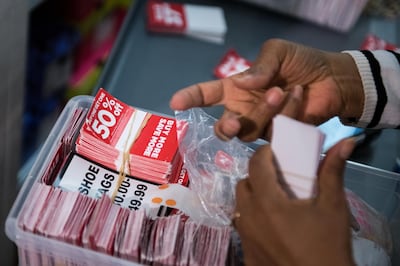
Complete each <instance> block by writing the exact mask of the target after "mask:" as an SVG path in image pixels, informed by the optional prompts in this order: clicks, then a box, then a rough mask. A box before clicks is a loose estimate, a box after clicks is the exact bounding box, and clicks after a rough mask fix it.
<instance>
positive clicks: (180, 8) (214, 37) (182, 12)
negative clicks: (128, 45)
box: [147, 1, 227, 43]
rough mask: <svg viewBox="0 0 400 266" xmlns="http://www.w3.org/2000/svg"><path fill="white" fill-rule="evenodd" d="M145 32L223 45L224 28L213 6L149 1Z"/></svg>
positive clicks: (215, 7) (220, 17)
mask: <svg viewBox="0 0 400 266" xmlns="http://www.w3.org/2000/svg"><path fill="white" fill-rule="evenodd" d="M147 29H148V30H149V31H150V32H157V33H174V34H182V35H186V36H190V37H193V38H197V39H201V40H205V41H210V42H214V43H223V42H224V39H225V33H226V31H227V26H226V21H225V16H224V11H223V9H222V8H220V7H217V6H205V5H193V4H182V3H174V2H164V1H149V2H148V3H147Z"/></svg>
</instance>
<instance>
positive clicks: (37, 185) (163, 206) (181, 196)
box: [17, 89, 237, 265]
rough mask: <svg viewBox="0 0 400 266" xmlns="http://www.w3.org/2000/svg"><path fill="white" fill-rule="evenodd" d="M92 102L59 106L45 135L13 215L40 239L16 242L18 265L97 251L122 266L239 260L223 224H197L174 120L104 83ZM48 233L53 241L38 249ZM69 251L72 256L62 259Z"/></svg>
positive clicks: (198, 209)
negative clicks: (42, 152)
mask: <svg viewBox="0 0 400 266" xmlns="http://www.w3.org/2000/svg"><path fill="white" fill-rule="evenodd" d="M87 97H89V96H87ZM91 99H92V101H91V105H90V106H86V107H83V106H78V107H77V108H74V109H73V110H71V109H69V113H65V112H64V113H63V114H62V115H61V116H60V118H59V120H58V121H57V126H56V127H57V130H56V134H54V130H53V133H51V134H50V136H49V139H50V140H51V141H52V143H51V147H52V148H51V149H49V150H48V154H47V155H46V157H47V159H46V163H45V164H43V165H42V169H43V170H42V171H40V174H38V176H37V179H36V180H35V181H34V182H32V184H31V185H30V192H29V193H28V194H27V195H26V199H25V201H24V204H23V206H22V208H21V211H20V214H19V215H18V219H17V224H18V227H19V228H20V229H21V230H23V231H25V232H29V233H30V234H31V235H37V236H40V239H41V241H39V242H37V243H35V244H29V245H27V246H26V248H20V250H19V252H20V256H19V257H20V261H19V262H20V265H55V264H54V263H55V262H56V264H57V265H58V264H63V265H64V264H65V265H82V264H85V263H87V262H88V261H89V262H90V263H92V262H94V261H96V260H97V259H96V258H97V256H99V255H104V254H105V255H107V256H106V257H104V258H105V260H104V261H103V262H104V265H114V264H113V263H111V261H113V260H114V258H115V259H118V261H119V263H120V265H135V263H140V264H146V265H147V264H154V265H192V264H195V265H211V264H212V265H227V264H228V265H229V264H230V263H229V261H232V262H234V261H237V258H236V257H235V256H237V252H236V248H237V246H234V245H232V239H231V233H232V228H231V227H230V225H224V224H217V223H209V222H205V220H204V217H206V216H207V213H205V210H204V208H203V207H202V203H201V201H200V199H199V198H198V195H197V194H196V193H195V192H193V191H192V190H191V189H189V188H188V182H189V177H188V173H187V171H186V169H185V168H184V167H183V163H182V159H181V157H180V154H179V152H178V141H177V135H176V134H177V131H176V125H175V124H176V120H175V118H171V117H168V116H162V115H156V114H153V113H150V112H145V111H143V110H139V109H137V108H134V107H132V106H129V105H127V104H125V103H123V102H121V101H120V100H118V99H117V98H115V97H113V96H112V95H110V94H109V93H108V92H107V91H105V90H103V89H100V90H99V91H98V93H97V95H96V96H95V97H94V98H93V97H91ZM75 107H76V106H75ZM68 108H69V104H67V106H66V109H68ZM60 123H61V124H62V126H60ZM48 145H49V144H48V143H46V144H45V146H46V147H48ZM46 239H49V241H52V244H51V245H46V247H47V248H46V249H41V248H42V247H43V245H45V243H47V240H46ZM55 240H56V241H55ZM60 243H61V244H60ZM67 243H68V244H70V245H65V244H67ZM35 245H36V246H35ZM60 245H61V246H63V248H62V250H63V252H62V253H57V248H56V247H58V246H60ZM34 246H35V247H34ZM32 247H34V249H31V248H32ZM76 248H78V249H79V252H78V254H79V255H76V256H73V255H70V254H76V253H73V251H71V250H75V251H76ZM89 250H92V251H96V252H98V253H93V252H88V251H89ZM69 252H71V253H69ZM64 253H66V254H68V255H67V256H65V254H64ZM92 253H93V254H95V256H92V255H91V254H92Z"/></svg>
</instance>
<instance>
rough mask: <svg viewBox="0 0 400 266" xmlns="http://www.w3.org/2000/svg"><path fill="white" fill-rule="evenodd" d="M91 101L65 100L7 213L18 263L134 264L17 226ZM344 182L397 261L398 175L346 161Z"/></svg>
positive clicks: (399, 262)
mask: <svg viewBox="0 0 400 266" xmlns="http://www.w3.org/2000/svg"><path fill="white" fill-rule="evenodd" d="M92 101H93V97H92V96H76V97H74V98H72V99H71V100H70V101H69V102H68V104H67V105H66V107H65V108H64V110H63V112H62V113H61V115H60V116H59V118H58V120H57V122H56V124H55V125H54V127H53V129H52V131H51V132H50V134H49V136H48V138H47V140H46V142H45V143H44V145H43V147H42V149H41V151H40V153H39V155H38V157H37V159H36V161H35V163H34V165H33V167H32V169H31V170H30V172H29V174H28V176H27V177H26V180H25V182H24V184H23V186H22V188H21V190H20V192H19V194H18V197H17V199H16V201H15V202H14V205H13V207H12V209H11V211H10V213H9V215H8V217H7V220H6V228H5V230H6V234H7V236H8V237H9V238H10V239H11V240H12V241H13V242H14V243H15V244H16V245H17V247H18V254H19V260H20V264H21V265H26V264H28V265H137V264H135V263H132V262H129V261H126V260H123V259H119V258H116V257H112V256H109V255H105V254H102V253H100V252H96V251H92V250H89V249H84V248H82V247H78V246H74V245H72V244H68V243H64V242H61V241H57V240H54V239H49V238H46V237H43V236H40V235H35V234H33V233H30V232H26V231H23V230H22V229H21V228H19V227H18V223H17V221H18V216H19V215H20V213H21V209H22V207H23V205H24V202H25V200H26V198H27V197H28V193H29V192H30V190H31V187H32V185H33V183H34V182H36V181H37V179H38V178H39V177H40V176H41V175H42V174H43V172H44V171H45V168H46V165H47V164H48V163H49V162H50V160H51V158H52V157H53V156H54V154H55V151H56V145H57V143H58V142H59V141H60V139H61V136H62V133H63V132H62V131H63V129H64V127H65V122H66V121H67V120H68V118H69V117H70V116H71V115H72V114H73V111H74V110H75V109H76V108H78V107H84V108H89V107H90V105H91V103H92ZM345 184H346V187H347V188H349V189H351V190H352V191H353V192H355V193H357V194H358V195H359V196H360V197H361V198H362V199H364V200H365V201H366V202H367V203H369V204H370V205H371V206H372V207H374V208H375V209H376V210H378V211H379V212H381V213H382V214H383V215H384V216H385V217H386V218H387V219H388V220H389V222H390V225H391V231H392V236H393V240H394V255H393V261H392V265H400V243H399V242H400V175H398V174H395V173H392V172H388V171H383V170H379V169H376V168H372V167H368V166H365V165H361V164H356V163H352V162H349V163H348V164H347V167H346V174H345ZM27 254H29V256H27ZM33 254H36V255H35V256H33ZM27 259H29V261H27Z"/></svg>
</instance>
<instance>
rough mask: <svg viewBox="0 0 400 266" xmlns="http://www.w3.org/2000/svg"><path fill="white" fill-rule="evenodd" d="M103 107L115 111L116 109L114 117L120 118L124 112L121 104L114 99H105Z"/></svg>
mask: <svg viewBox="0 0 400 266" xmlns="http://www.w3.org/2000/svg"><path fill="white" fill-rule="evenodd" d="M103 107H104V108H107V109H109V110H110V111H113V108H114V115H116V116H119V115H120V114H121V111H122V106H121V105H120V104H119V103H116V102H115V100H113V99H111V100H110V99H108V97H105V102H103Z"/></svg>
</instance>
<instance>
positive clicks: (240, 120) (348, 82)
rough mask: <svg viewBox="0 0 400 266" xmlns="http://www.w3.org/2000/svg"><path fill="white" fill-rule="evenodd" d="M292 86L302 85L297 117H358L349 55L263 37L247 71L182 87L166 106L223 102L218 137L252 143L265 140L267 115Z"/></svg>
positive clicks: (357, 84)
mask: <svg viewBox="0 0 400 266" xmlns="http://www.w3.org/2000/svg"><path fill="white" fill-rule="evenodd" d="M297 84H299V85H301V86H302V87H303V89H304V95H303V98H302V106H301V109H300V110H299V113H298V115H297V118H298V119H299V120H300V121H303V122H306V123H311V124H315V125H318V124H321V123H323V122H325V121H327V120H329V119H330V118H332V117H334V116H336V115H338V116H340V117H341V118H345V119H347V118H359V117H360V116H361V113H362V108H363V101H364V94H363V90H362V82H361V78H360V76H359V74H358V70H357V67H356V65H355V63H354V61H353V59H352V58H351V56H350V55H348V54H345V53H329V52H325V51H321V50H317V49H313V48H310V47H306V46H302V45H299V44H296V43H292V42H288V41H284V40H279V39H272V40H269V41H266V42H265V43H264V45H263V47H262V49H261V52H260V54H259V56H258V58H257V60H256V61H255V62H254V64H253V65H252V66H251V67H250V68H249V69H248V70H247V71H245V72H242V73H239V74H236V75H233V76H231V77H228V78H224V79H220V80H214V81H208V82H203V83H198V84H195V85H192V86H189V87H187V88H184V89H182V90H180V91H178V92H176V93H175V94H174V95H173V97H172V98H171V101H170V107H171V108H172V109H174V110H186V109H189V108H192V107H206V106H213V105H223V106H224V108H225V111H224V113H223V115H222V117H221V118H220V119H219V121H218V122H217V123H216V125H215V132H216V134H217V136H219V137H220V138H222V139H230V138H232V137H234V136H237V137H239V138H240V139H242V140H244V141H253V140H255V139H257V138H259V137H262V138H268V129H269V126H270V122H271V118H272V117H273V115H275V114H276V113H279V112H280V111H281V109H282V108H283V107H284V106H285V104H286V100H287V92H290V91H293V88H294V87H295V86H296V85H297ZM277 87H279V88H281V89H282V90H280V89H279V88H277Z"/></svg>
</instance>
